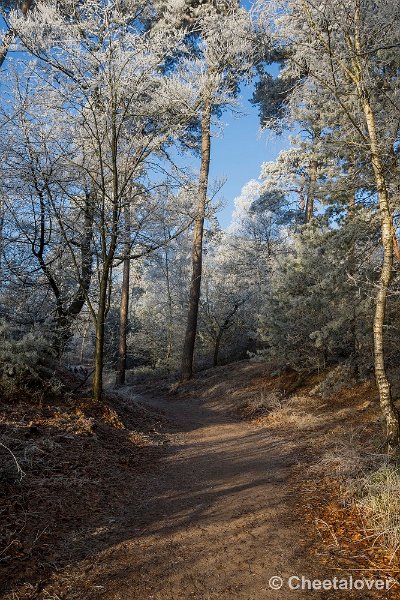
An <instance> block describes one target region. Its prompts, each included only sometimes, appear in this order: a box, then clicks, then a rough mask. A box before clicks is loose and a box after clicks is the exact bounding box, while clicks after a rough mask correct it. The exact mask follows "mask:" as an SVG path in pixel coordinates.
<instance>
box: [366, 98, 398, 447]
mask: <svg viewBox="0 0 400 600" xmlns="http://www.w3.org/2000/svg"><path fill="white" fill-rule="evenodd" d="M363 110H364V115H365V120H366V123H367V128H368V134H369V139H370V145H371V158H372V166H373V170H374V175H375V182H376V189H377V194H378V200H379V211H380V216H381V238H382V247H383V265H382V270H381V273H380V278H379V283H378V293H377V296H376V304H375V315H374V326H373V330H374V361H375V377H376V384H377V386H378V390H379V400H380V406H381V410H382V413H383V416H384V418H385V421H386V439H387V450H388V452H389V453H390V454H394V453H397V452H398V451H399V447H400V421H399V413H398V411H397V409H396V406H395V404H394V402H393V399H392V394H391V388H390V383H389V380H388V378H387V374H386V368H385V356H384V336H383V331H384V324H385V312H386V302H387V295H388V290H389V286H390V282H391V279H392V269H393V251H394V241H393V220H392V214H391V210H390V202H389V195H388V190H387V186H386V181H385V175H384V173H385V170H384V165H383V161H382V158H381V155H380V150H379V144H378V137H377V133H376V126H375V116H374V113H373V110H372V108H371V105H370V103H369V101H368V98H366V97H365V96H364V97H363Z"/></svg>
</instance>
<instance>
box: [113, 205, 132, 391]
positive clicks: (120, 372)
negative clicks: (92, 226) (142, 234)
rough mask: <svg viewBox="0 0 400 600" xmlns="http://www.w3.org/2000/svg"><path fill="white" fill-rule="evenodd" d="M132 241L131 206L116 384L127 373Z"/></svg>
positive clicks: (121, 382) (127, 208) (126, 245)
mask: <svg viewBox="0 0 400 600" xmlns="http://www.w3.org/2000/svg"><path fill="white" fill-rule="evenodd" d="M130 251H131V243H130V215H129V206H126V207H125V253H124V254H125V258H124V264H123V274H122V290H121V305H120V311H119V345H118V366H117V375H116V378H115V384H116V385H124V384H125V375H126V350H127V345H126V334H127V327H128V311H129V276H130V269H131V259H130Z"/></svg>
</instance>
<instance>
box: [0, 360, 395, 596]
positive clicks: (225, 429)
mask: <svg viewBox="0 0 400 600" xmlns="http://www.w3.org/2000/svg"><path fill="white" fill-rule="evenodd" d="M313 385H315V381H313V382H311V381H307V382H305V383H304V382H300V381H299V380H298V378H297V377H296V376H294V375H290V374H288V375H285V376H282V377H271V376H269V375H268V373H267V371H266V367H265V365H262V364H260V363H251V362H247V361H243V362H242V363H237V364H236V365H230V366H227V367H220V368H217V369H213V370H210V371H207V372H205V373H203V374H201V375H199V376H197V377H196V378H195V379H194V380H193V381H192V382H190V383H189V384H187V385H185V386H183V387H181V388H179V389H178V390H176V391H175V392H174V393H169V392H168V390H167V389H166V387H165V386H164V387H163V385H162V384H155V385H153V386H151V385H147V386H145V385H143V386H136V387H131V388H127V390H126V391H125V392H124V396H123V397H119V398H117V397H110V399H109V401H108V402H109V405H107V406H106V405H105V406H104V407H103V408H102V409H101V411H100V412H99V410H98V409H97V412H96V411H94V412H93V409H91V410H92V412H90V410H89V409H88V408H87V407H86V408H85V405H84V403H82V405H81V407H80V408H78V409H77V408H76V406H72V405H71V406H70V408H69V409H68V410H69V412H68V411H67V410H66V408H65V407H64V408H62V409H61V408H60V407H58V410H54V407H50V406H45V407H43V406H41V407H39V408H37V409H36V412H35V414H34V415H32V414H29V411H31V409H29V408H28V407H27V406H25V405H24V408H23V410H24V411H25V413H24V418H23V419H22V420H21V410H22V408H21V405H19V407H18V406H9V407H6V410H5V412H4V415H5V416H4V417H3V419H2V421H1V422H0V434H3V437H0V442H2V443H3V444H4V445H6V446H7V448H10V449H12V450H13V452H14V454H15V456H16V457H17V458H20V457H25V462H23V461H22V459H21V467H22V468H23V470H24V471H25V476H24V477H23V478H22V480H21V481H18V480H15V481H11V479H12V478H11V476H10V474H8V478H9V479H8V480H7V481H6V482H5V484H4V486H3V491H2V493H0V510H1V513H0V516H1V521H2V534H3V536H2V538H0V539H1V543H2V547H1V549H0V553H1V554H0V558H1V559H2V560H1V562H0V576H2V578H3V582H4V587H3V590H4V591H3V592H1V591H0V599H1V600H28V599H40V600H61V599H63V600H64V599H65V600H75V599H76V600H77V599H79V600H92V599H93V600H94V599H97V598H99V599H105V600H145V599H146V600H147V599H154V600H188V599H190V598H193V599H195V600H212V599H214V598H215V599H224V600H231V599H235V598H237V599H240V600H242V599H243V600H261V599H262V598H271V599H274V598H283V599H286V598H290V597H292V596H294V597H298V598H303V597H305V596H306V595H311V596H312V597H314V598H316V599H318V598H322V599H324V600H329V599H331V598H332V599H334V598H337V599H339V598H346V599H347V598H360V600H361V599H363V600H364V599H368V598H391V599H395V598H399V597H400V596H399V595H398V587H397V585H396V584H395V585H394V586H393V587H392V588H391V589H390V590H389V591H375V592H368V591H367V590H365V589H364V590H362V591H355V590H353V591H350V590H346V591H338V590H331V591H327V590H325V591H313V590H308V589H306V590H304V591H301V590H296V591H292V590H290V589H289V588H288V584H287V580H288V578H289V577H291V576H294V577H296V576H297V577H299V578H301V577H302V576H304V577H305V578H307V579H311V580H315V579H319V580H323V579H332V578H333V577H336V578H338V579H343V578H346V579H348V580H349V578H350V576H352V577H353V578H354V579H355V578H360V579H361V578H362V577H366V578H374V579H377V578H379V579H381V578H382V579H385V578H386V577H388V576H389V575H393V574H395V573H396V572H397V571H396V565H395V564H394V563H393V562H392V564H391V567H390V569H389V570H388V569H387V561H386V557H385V556H384V555H383V554H382V553H380V552H379V551H378V550H377V548H370V547H369V544H368V540H366V539H365V537H364V536H362V535H360V527H361V524H360V522H359V520H358V516H357V515H354V514H353V513H352V509H351V508H350V507H346V506H344V505H343V503H342V502H341V497H340V491H339V484H338V483H337V482H336V481H335V478H333V477H332V475H331V474H330V473H329V472H327V473H324V472H323V470H322V471H321V469H318V468H315V467H316V466H318V465H321V460H322V459H323V456H324V454H325V453H326V452H327V450H329V448H331V447H333V446H334V445H335V444H336V443H337V439H338V436H343V435H349V436H351V435H353V434H354V428H358V429H359V428H360V425H361V428H362V430H363V431H364V433H365V435H368V436H371V435H372V434H374V435H375V434H376V429H375V428H376V425H375V422H376V418H377V413H376V409H375V399H376V392H375V390H374V388H373V386H372V385H371V384H369V383H366V384H362V385H360V386H359V387H358V388H357V389H354V390H347V391H344V392H341V393H339V394H337V396H336V397H335V398H334V399H332V400H330V401H329V402H327V401H323V400H321V399H320V398H315V397H310V396H308V395H307V394H308V392H309V391H310V389H311V387H312V386H313ZM299 390H300V392H301V393H300V392H299ZM294 393H296V396H295V397H294V396H293V394H294ZM293 398H295V399H294V400H293ZM291 399H292V400H291ZM305 399H306V402H305ZM268 402H270V405H271V406H270V409H269V410H268V411H265V405H266V404H267V403H268ZM290 402H291V403H292V404H290ZM287 403H289V404H287ZM287 407H289V408H287ZM305 407H307V408H305ZM244 417H246V420H244ZM7 435H8V438H7V439H6V437H4V436H7ZM6 442H7V444H6ZM26 455H28V460H26ZM2 457H3V456H2ZM12 465H13V463H12V461H11V463H10V465H9V469H12ZM4 477H6V476H4ZM271 577H281V578H282V580H283V587H282V588H281V589H280V590H276V591H274V590H273V589H271V587H270V584H269V581H270V578H271ZM276 581H278V583H279V580H275V581H273V582H272V583H275V584H276ZM293 583H295V584H296V583H297V580H294V581H293ZM0 589H1V588H0Z"/></svg>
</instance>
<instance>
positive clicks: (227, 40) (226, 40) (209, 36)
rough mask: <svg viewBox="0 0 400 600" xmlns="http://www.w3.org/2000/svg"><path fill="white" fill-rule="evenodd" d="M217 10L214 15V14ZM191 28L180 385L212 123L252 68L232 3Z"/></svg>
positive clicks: (247, 32)
mask: <svg viewBox="0 0 400 600" xmlns="http://www.w3.org/2000/svg"><path fill="white" fill-rule="evenodd" d="M218 9H219V10H218ZM191 27H192V29H193V31H194V32H195V35H196V39H195V46H194V51H195V55H194V56H192V57H191V59H190V63H188V64H187V74H188V75H187V76H188V77H189V78H190V80H191V81H192V82H193V83H192V85H194V86H196V88H197V97H198V102H199V110H200V123H201V164H200V171H199V184H198V200H197V208H196V215H195V224H194V231H193V248H192V276H191V284H190V292H189V306H188V316H187V325H186V333H185V340H184V345H183V354H182V369H181V378H182V380H186V379H189V378H190V377H191V376H192V372H193V356H194V347H195V341H196V331H197V319H198V311H199V302H200V290H201V274H202V258H203V257H202V254H203V233H204V220H205V212H206V204H207V192H208V179H209V167H210V156H211V127H212V117H213V115H214V116H218V114H219V112H220V111H221V109H223V108H227V107H229V106H232V105H234V104H235V99H236V95H237V91H238V85H239V83H240V80H241V78H242V77H243V76H244V75H245V74H247V73H248V72H249V70H250V69H251V67H252V63H253V47H254V46H253V44H254V36H253V33H252V24H251V20H250V18H249V15H248V13H247V12H246V11H245V10H244V9H242V8H240V7H238V5H237V3H236V2H233V3H223V5H222V3H221V6H220V5H219V4H218V3H216V6H214V5H213V4H212V3H211V2H210V3H208V2H206V3H204V4H201V5H200V6H199V7H198V10H197V11H196V13H195V15H194V16H193V18H191Z"/></svg>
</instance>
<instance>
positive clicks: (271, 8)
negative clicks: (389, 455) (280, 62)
mask: <svg viewBox="0 0 400 600" xmlns="http://www.w3.org/2000/svg"><path fill="white" fill-rule="evenodd" d="M262 13H263V17H265V19H266V22H267V29H268V35H270V36H272V37H273V38H274V40H275V42H276V44H277V45H278V46H280V47H282V45H283V46H284V47H285V54H286V62H285V73H286V76H287V77H289V78H290V79H291V80H292V79H293V78H294V79H297V82H298V84H297V94H298V92H299V90H300V93H301V90H303V89H304V90H306V89H307V86H309V85H310V82H311V84H312V85H313V86H314V87H316V88H317V89H320V90H321V93H323V94H326V93H327V92H328V93H329V95H330V106H332V107H333V108H332V110H333V112H334V113H335V114H340V115H341V119H340V122H341V123H342V122H346V123H347V127H348V129H349V130H351V132H352V136H351V138H352V139H351V143H352V144H353V148H354V150H355V152H356V154H358V149H360V150H361V152H362V154H363V155H364V156H368V161H369V167H370V169H371V172H372V175H373V183H374V192H375V196H376V200H377V209H378V212H379V216H380V224H381V247H382V254H383V262H382V267H381V270H380V277H379V282H378V286H377V294H376V299H375V314H374V319H373V338H374V361H375V373H376V381H377V386H378V390H379V396H380V404H381V408H382V412H383V414H384V417H385V420H386V431H387V443H388V449H389V451H390V452H394V451H396V450H397V449H398V447H399V443H400V427H399V416H398V413H397V410H396V408H395V405H394V403H393V399H392V395H391V389H390V383H389V381H388V377H387V374H386V367H385V359H384V335H383V334H384V325H385V308H386V303H387V296H388V291H389V287H390V283H391V279H392V272H393V256H394V253H395V252H396V251H397V239H396V235H395V228H394V222H393V207H394V203H395V198H394V197H393V196H391V187H392V179H393V176H394V177H397V156H396V148H397V141H398V126H397V122H398V108H397V97H398V86H399V80H398V76H397V73H398V53H397V51H396V48H397V46H398V43H399V35H400V11H399V7H398V5H397V4H395V3H393V2H390V1H387V0H379V1H378V2H376V1H375V2H372V1H369V0H353V1H351V2H347V3H343V2H342V1H341V0H337V1H336V0H332V1H329V2H319V3H317V4H314V3H312V2H310V1H309V0H288V1H286V0H285V1H282V2H281V1H280V0H277V1H274V2H271V3H268V4H267V3H264V9H263V10H262ZM347 139H350V136H348V138H347ZM389 165H390V168H388V166H389Z"/></svg>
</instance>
